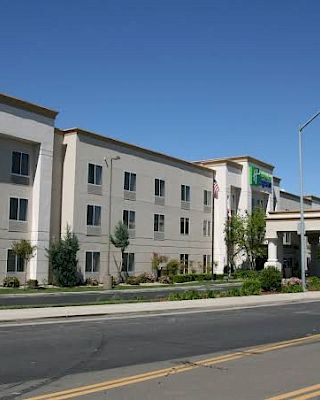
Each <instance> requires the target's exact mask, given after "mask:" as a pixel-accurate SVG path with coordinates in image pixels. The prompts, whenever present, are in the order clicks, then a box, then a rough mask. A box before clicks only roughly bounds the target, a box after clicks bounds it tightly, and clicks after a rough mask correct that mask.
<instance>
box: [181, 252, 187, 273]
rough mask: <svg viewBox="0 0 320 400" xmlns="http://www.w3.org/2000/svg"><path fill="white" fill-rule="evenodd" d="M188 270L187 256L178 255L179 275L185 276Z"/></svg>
mask: <svg viewBox="0 0 320 400" xmlns="http://www.w3.org/2000/svg"><path fill="white" fill-rule="evenodd" d="M188 270H189V254H180V273H182V274H187V273H188Z"/></svg>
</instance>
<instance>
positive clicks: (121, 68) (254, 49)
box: [0, 0, 320, 195]
mask: <svg viewBox="0 0 320 400" xmlns="http://www.w3.org/2000/svg"><path fill="white" fill-rule="evenodd" d="M319 21H320V1H319V0H308V1H305V0H301V1H300V0H281V1H279V0H263V1H261V0H251V1H249V0H247V1H244V0H242V1H240V0H157V1H155V0H135V1H134V0H90V1H89V0H86V1H84V0H68V1H65V0H64V1H61V0H55V1H40V0H39V1H38V0H28V1H23V0H20V1H17V0H2V1H1V24H0V50H1V53H0V54H1V58H0V80H1V81H0V90H1V91H2V92H4V93H7V94H11V95H14V96H17V97H21V98H24V99H26V100H29V101H33V102H36V103H39V104H43V105H46V106H48V107H51V108H54V109H57V110H59V111H60V114H59V116H58V119H57V125H58V126H59V127H62V128H67V127H73V126H79V127H82V128H84V129H89V130H93V131H97V132H99V133H103V134H105V135H107V136H113V137H115V138H118V139H121V140H126V141H129V142H131V143H135V144H138V145H141V146H145V147H148V148H152V149H154V150H158V151H162V152H165V153H168V154H171V155H173V156H177V157H181V158H184V159H187V160H198V159H205V158H214V157H224V156H231V155H241V154H250V155H252V156H255V157H257V158H261V159H263V160H265V161H267V162H270V163H273V164H274V165H275V166H276V170H275V174H276V175H278V176H280V177H282V186H283V188H284V189H286V190H288V191H294V192H297V191H298V189H299V187H298V162H297V161H298V160H297V154H298V144H297V138H298V136H297V128H298V126H299V124H301V123H303V122H305V121H306V120H307V119H308V118H309V117H310V116H311V115H312V114H313V113H315V112H316V111H317V110H319V109H320V75H319V71H320V24H319ZM304 139H305V142H304V143H305V146H304V154H305V192H306V193H313V194H317V195H320V186H319V182H320V180H319V171H320V156H319V149H320V118H319V119H318V120H316V121H314V123H313V124H312V126H311V125H310V127H308V129H307V130H306V131H305V137H304Z"/></svg>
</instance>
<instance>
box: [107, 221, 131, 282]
mask: <svg viewBox="0 0 320 400" xmlns="http://www.w3.org/2000/svg"><path fill="white" fill-rule="evenodd" d="M110 241H111V243H112V244H113V245H114V247H116V248H118V249H120V250H121V264H120V268H119V271H120V273H119V275H120V279H121V280H123V275H124V278H125V279H127V277H128V273H127V271H126V270H125V269H124V268H123V255H124V252H125V250H126V248H127V247H128V246H129V244H130V242H129V232H128V227H127V225H126V224H124V223H123V222H121V221H119V222H118V224H117V225H116V226H115V228H114V233H113V235H110ZM122 273H123V274H122Z"/></svg>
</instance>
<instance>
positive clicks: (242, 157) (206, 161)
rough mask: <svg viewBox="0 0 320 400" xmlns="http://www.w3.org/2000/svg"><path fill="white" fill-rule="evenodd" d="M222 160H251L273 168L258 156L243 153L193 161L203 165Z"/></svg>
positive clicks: (272, 167)
mask: <svg viewBox="0 0 320 400" xmlns="http://www.w3.org/2000/svg"><path fill="white" fill-rule="evenodd" d="M223 161H234V162H240V161H249V162H253V163H255V164H259V165H261V166H263V167H265V168H268V169H271V170H273V169H274V166H273V165H272V164H268V163H266V162H265V161H262V160H259V159H258V158H255V157H252V156H249V155H245V156H235V157H223V158H213V159H209V160H199V161H195V163H200V164H203V165H206V164H215V163H220V162H223Z"/></svg>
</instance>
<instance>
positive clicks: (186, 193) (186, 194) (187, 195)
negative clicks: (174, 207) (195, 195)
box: [181, 185, 191, 203]
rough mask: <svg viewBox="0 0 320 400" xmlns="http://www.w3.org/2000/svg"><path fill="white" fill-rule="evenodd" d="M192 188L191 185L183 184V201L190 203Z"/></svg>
mask: <svg viewBox="0 0 320 400" xmlns="http://www.w3.org/2000/svg"><path fill="white" fill-rule="evenodd" d="M190 198H191V188H190V186H189V185H181V201H184V202H186V203H190Z"/></svg>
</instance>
